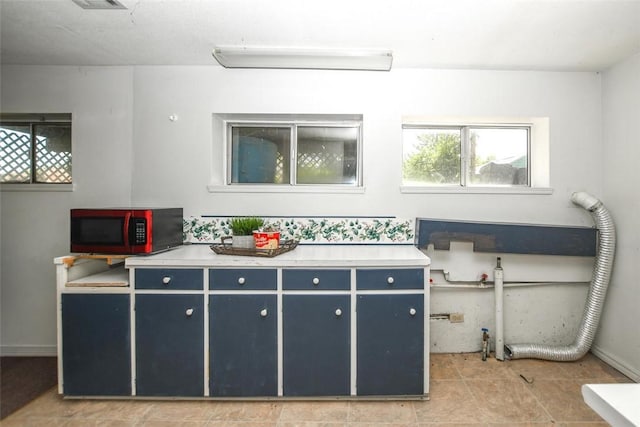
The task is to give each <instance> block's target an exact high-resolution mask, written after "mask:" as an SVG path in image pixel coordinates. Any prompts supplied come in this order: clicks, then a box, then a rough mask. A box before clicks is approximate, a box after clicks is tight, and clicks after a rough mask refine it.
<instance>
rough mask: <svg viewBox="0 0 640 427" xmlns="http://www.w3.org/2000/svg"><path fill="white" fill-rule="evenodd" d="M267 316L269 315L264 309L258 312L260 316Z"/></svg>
mask: <svg viewBox="0 0 640 427" xmlns="http://www.w3.org/2000/svg"><path fill="white" fill-rule="evenodd" d="M267 314H269V312H268V311H267V309H266V308H263V309H262V310H260V316H262V317H267Z"/></svg>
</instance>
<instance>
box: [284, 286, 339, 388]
mask: <svg viewBox="0 0 640 427" xmlns="http://www.w3.org/2000/svg"><path fill="white" fill-rule="evenodd" d="M350 311H351V305H350V297H349V295H323V294H315V293H310V294H309V295H284V296H283V302H282V316H283V320H282V323H283V337H282V339H283V389H284V390H283V391H284V395H285V396H344V395H349V394H350V378H351V375H350V372H351V371H350V357H351V356H350V354H351V352H350V343H351V332H350V331H351V328H350V324H351V314H350Z"/></svg>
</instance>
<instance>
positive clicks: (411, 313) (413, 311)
mask: <svg viewBox="0 0 640 427" xmlns="http://www.w3.org/2000/svg"><path fill="white" fill-rule="evenodd" d="M416 313H417V312H416V309H415V308H411V309H409V314H410V315H412V316H415V315H416Z"/></svg>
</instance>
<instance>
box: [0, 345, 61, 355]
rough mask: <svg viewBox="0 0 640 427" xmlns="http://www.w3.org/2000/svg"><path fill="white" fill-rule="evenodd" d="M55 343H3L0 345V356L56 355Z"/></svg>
mask: <svg viewBox="0 0 640 427" xmlns="http://www.w3.org/2000/svg"><path fill="white" fill-rule="evenodd" d="M57 355H58V352H57V349H56V346H55V345H3V346H0V356H5V357H14V356H22V357H51V356H57Z"/></svg>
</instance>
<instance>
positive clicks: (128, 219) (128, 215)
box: [122, 212, 132, 249]
mask: <svg viewBox="0 0 640 427" xmlns="http://www.w3.org/2000/svg"><path fill="white" fill-rule="evenodd" d="M131 216H132V213H131V212H126V213H125V214H124V230H122V231H123V232H124V247H125V248H127V249H129V248H130V247H131V245H130V244H129V231H130V230H129V227H130V226H131V224H130V223H131Z"/></svg>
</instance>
